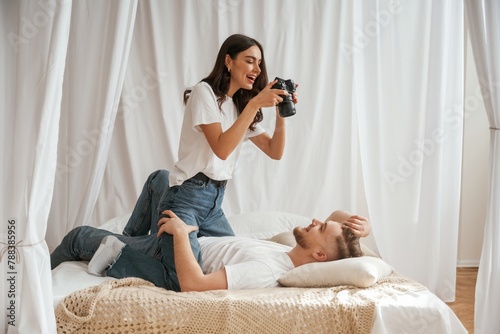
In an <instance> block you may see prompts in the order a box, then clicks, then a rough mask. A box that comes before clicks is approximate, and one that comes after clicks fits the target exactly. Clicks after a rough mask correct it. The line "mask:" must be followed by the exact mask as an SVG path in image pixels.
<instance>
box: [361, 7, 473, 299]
mask: <svg viewBox="0 0 500 334" xmlns="http://www.w3.org/2000/svg"><path fill="white" fill-rule="evenodd" d="M356 3H357V6H356V7H357V9H356V13H358V15H356V16H355V17H354V21H355V26H356V28H357V36H356V37H355V43H357V44H354V48H353V51H352V58H353V63H354V68H355V73H354V80H355V82H356V83H355V96H356V98H355V100H356V106H357V107H356V110H357V112H358V118H359V138H360V147H361V161H362V169H363V177H364V182H365V183H364V184H365V191H366V198H367V204H368V209H369V213H370V217H371V219H372V222H373V224H374V226H375V229H374V236H375V239H376V241H377V245H378V249H379V251H380V253H381V255H382V256H383V257H384V258H385V259H386V260H387V261H388V262H389V263H391V264H393V265H394V266H395V268H396V269H397V270H398V271H399V272H401V273H403V274H405V275H407V276H409V277H412V278H414V279H417V280H418V281H419V282H421V283H424V284H425V285H426V286H428V287H429V288H430V289H431V291H434V292H435V293H437V295H438V296H439V297H440V298H441V299H443V300H445V301H452V300H454V294H455V274H456V263H457V243H458V222H459V207H460V180H461V158H462V153H461V152H462V132H463V131H462V108H461V107H462V106H463V102H462V101H463V84H464V70H463V68H464V59H463V52H462V50H463V40H464V33H463V31H464V23H463V4H462V2H460V1H454V0H451V1H424V2H421V1H418V2H416V1H407V2H404V1H401V2H399V3H398V2H387V3H386V4H385V6H384V5H383V4H382V3H380V4H374V3H373V2H371V1H370V2H364V1H360V2H356Z"/></svg>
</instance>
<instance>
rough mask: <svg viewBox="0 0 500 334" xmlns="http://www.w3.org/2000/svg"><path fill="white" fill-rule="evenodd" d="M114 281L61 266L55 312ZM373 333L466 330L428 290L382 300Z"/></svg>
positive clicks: (270, 227)
mask: <svg viewBox="0 0 500 334" xmlns="http://www.w3.org/2000/svg"><path fill="white" fill-rule="evenodd" d="M127 220H128V215H127V216H124V217H120V218H116V219H113V220H110V221H109V222H107V223H106V224H105V225H102V226H101V227H102V228H105V229H108V230H111V231H114V232H118V233H119V232H120V231H121V229H122V228H123V224H124V222H126V221H127ZM229 221H230V223H231V225H232V227H233V229H234V231H235V233H236V234H237V235H245V236H249V237H255V238H269V237H271V236H273V235H275V234H277V233H280V232H283V231H290V230H291V229H292V228H293V227H294V226H305V225H307V224H309V223H310V219H309V218H306V217H301V216H296V215H292V214H287V213H280V212H271V213H250V214H244V215H238V216H234V217H232V218H230V219H229ZM113 279H114V278H110V277H96V276H92V275H90V274H88V273H87V262H84V261H81V262H65V263H62V264H61V265H59V266H58V267H57V268H55V269H54V270H53V271H52V289H53V293H54V309H55V308H57V306H58V305H59V304H60V303H61V301H62V300H63V299H64V297H66V296H68V295H69V294H71V293H73V292H75V291H78V290H81V289H85V288H88V287H91V286H94V285H98V284H100V283H102V282H105V281H107V280H113ZM371 333H372V334H386V333H398V334H399V333H411V334H414V333H438V334H462V333H467V330H466V329H465V327H464V326H463V325H462V323H461V322H460V320H459V319H458V318H457V316H456V315H455V313H453V311H452V310H451V309H450V308H449V306H448V305H446V303H444V302H443V301H442V300H440V299H439V298H438V297H437V296H436V295H434V294H433V293H431V292H430V291H429V290H423V291H419V292H408V293H406V294H402V295H393V296H391V297H387V298H384V299H381V300H380V301H379V302H378V303H377V305H376V307H375V315H374V323H373V327H372V331H371Z"/></svg>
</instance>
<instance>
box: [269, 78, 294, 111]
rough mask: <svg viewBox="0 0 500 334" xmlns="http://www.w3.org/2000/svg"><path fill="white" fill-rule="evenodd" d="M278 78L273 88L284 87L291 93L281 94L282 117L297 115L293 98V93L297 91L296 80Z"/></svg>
mask: <svg viewBox="0 0 500 334" xmlns="http://www.w3.org/2000/svg"><path fill="white" fill-rule="evenodd" d="M274 80H278V81H277V82H276V83H275V84H274V85H273V86H272V87H271V88H273V89H283V90H286V91H287V92H288V94H289V95H280V96H281V97H282V98H283V101H281V102H280V103H278V109H279V114H280V116H281V117H290V116H293V115H295V112H296V110H295V104H294V103H293V100H292V94H293V93H295V82H293V80H290V79H288V80H284V79H281V78H278V77H276V79H274Z"/></svg>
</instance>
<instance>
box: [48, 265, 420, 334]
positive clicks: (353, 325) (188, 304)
mask: <svg viewBox="0 0 500 334" xmlns="http://www.w3.org/2000/svg"><path fill="white" fill-rule="evenodd" d="M424 289H426V288H425V287H424V286H422V285H420V284H419V283H417V282H415V281H413V280H410V279H407V278H405V277H402V276H400V275H398V274H392V275H390V276H388V277H385V278H383V279H381V280H380V281H379V282H377V283H376V284H375V285H373V286H371V287H369V288H364V289H361V288H356V287H353V286H336V287H331V288H315V289H305V288H282V287H280V288H270V289H257V290H237V291H227V290H223V291H207V292H183V293H179V292H173V291H167V290H164V289H161V288H157V287H155V286H153V285H152V284H151V283H149V282H147V281H144V280H141V279H138V278H125V279H121V280H114V281H107V282H104V283H102V284H100V285H98V286H95V287H91V288H87V289H84V290H81V291H77V292H75V293H73V294H71V295H69V296H67V297H66V298H65V299H64V300H63V302H62V303H61V304H60V305H59V306H58V308H57V310H56V319H57V327H58V333H214V334H215V333H217V334H218V333H238V334H244V333H252V334H254V333H273V334H275V333H301V334H302V333H315V334H316V333H349V334H351V333H370V329H371V326H372V323H373V316H374V311H375V303H376V302H377V300H380V299H381V298H384V297H387V296H391V295H394V294H402V293H405V292H407V291H419V290H424Z"/></svg>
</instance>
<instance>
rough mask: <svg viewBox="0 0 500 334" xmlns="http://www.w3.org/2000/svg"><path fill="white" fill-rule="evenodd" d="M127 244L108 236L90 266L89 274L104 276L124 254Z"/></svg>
mask: <svg viewBox="0 0 500 334" xmlns="http://www.w3.org/2000/svg"><path fill="white" fill-rule="evenodd" d="M125 246H126V244H125V243H123V242H121V241H120V240H119V239H118V238H117V237H115V236H113V235H108V236H107V237H104V238H103V239H102V241H101V244H100V245H99V248H98V249H97V251H96V252H95V254H94V256H93V257H92V260H90V262H89V265H88V269H87V270H88V272H89V274H91V275H95V276H104V271H105V270H107V269H109V267H110V266H111V265H113V264H114V263H115V262H116V260H118V258H119V257H120V255H121V254H122V249H123V247H125Z"/></svg>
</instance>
